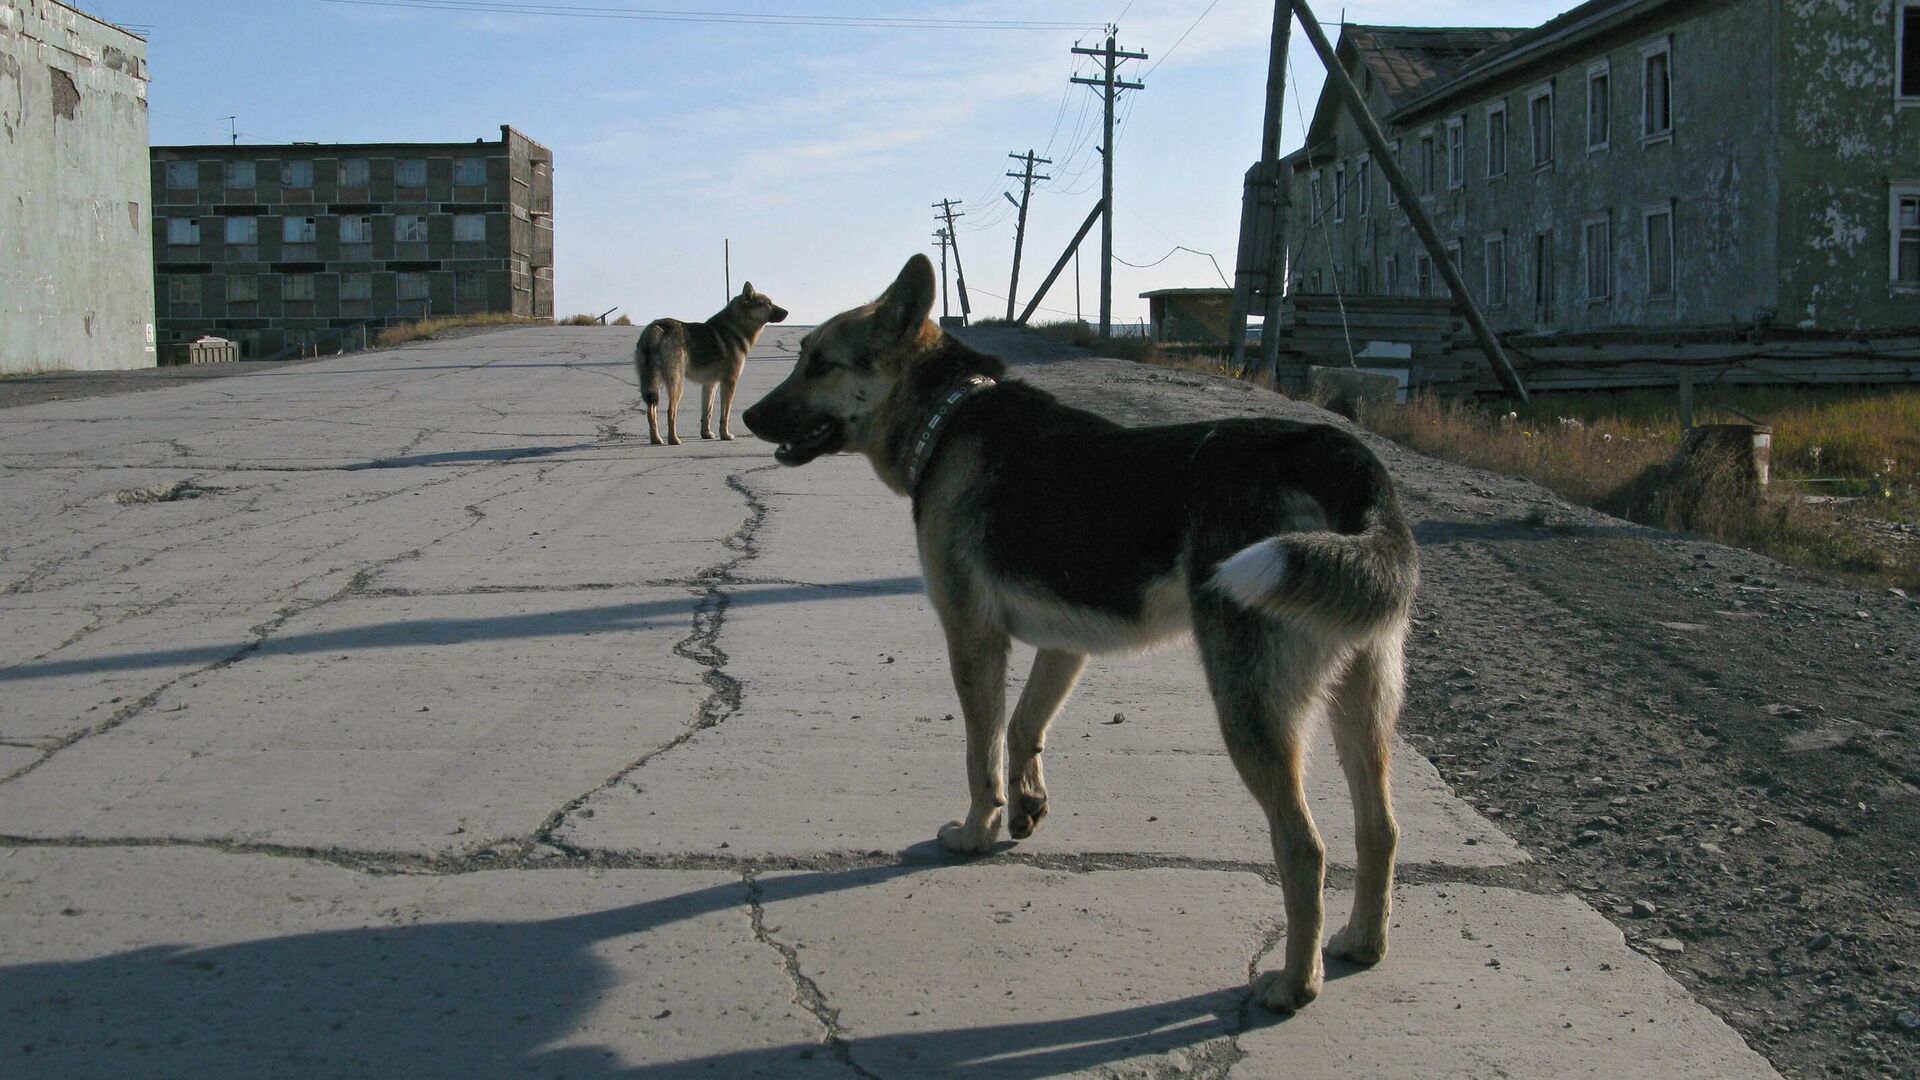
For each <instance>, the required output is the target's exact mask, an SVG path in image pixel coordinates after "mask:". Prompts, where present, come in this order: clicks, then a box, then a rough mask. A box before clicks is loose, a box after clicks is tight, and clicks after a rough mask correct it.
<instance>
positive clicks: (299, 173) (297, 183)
mask: <svg viewBox="0 0 1920 1080" xmlns="http://www.w3.org/2000/svg"><path fill="white" fill-rule="evenodd" d="M280 186H281V187H283V188H310V187H312V186H313V162H311V161H283V162H281V163H280Z"/></svg>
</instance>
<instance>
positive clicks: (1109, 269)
mask: <svg viewBox="0 0 1920 1080" xmlns="http://www.w3.org/2000/svg"><path fill="white" fill-rule="evenodd" d="M1073 52H1074V53H1075V54H1077V55H1080V56H1097V57H1100V58H1101V66H1102V68H1103V69H1104V71H1103V73H1102V75H1101V77H1100V78H1098V79H1089V78H1085V77H1083V76H1079V75H1075V76H1073V81H1074V82H1077V83H1080V84H1082V85H1084V86H1097V87H1100V88H1101V98H1102V100H1103V101H1104V102H1105V104H1106V114H1107V127H1106V133H1107V137H1106V142H1105V143H1103V144H1102V145H1101V146H1100V205H1101V206H1103V207H1105V208H1106V209H1105V211H1104V213H1102V214H1101V217H1100V336H1101V337H1102V338H1108V337H1112V336H1113V106H1114V103H1115V102H1116V101H1118V100H1119V97H1120V91H1122V90H1145V89H1146V88H1147V87H1146V84H1145V83H1137V82H1127V81H1124V80H1117V79H1115V78H1114V70H1115V69H1116V68H1118V67H1119V66H1120V61H1122V60H1145V59H1146V58H1147V54H1146V53H1144V52H1122V51H1120V50H1118V49H1115V48H1114V45H1113V35H1112V34H1111V33H1109V34H1108V35H1107V44H1106V47H1105V48H1100V49H1084V48H1081V47H1080V46H1078V45H1075V46H1074V47H1073Z"/></svg>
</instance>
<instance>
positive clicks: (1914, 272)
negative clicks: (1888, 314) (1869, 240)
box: [1893, 184, 1920, 287]
mask: <svg viewBox="0 0 1920 1080" xmlns="http://www.w3.org/2000/svg"><path fill="white" fill-rule="evenodd" d="M1893 283H1894V284H1895V285H1902V286H1911V287H1920V184H1916V185H1911V186H1902V187H1897V188H1894V189H1893Z"/></svg>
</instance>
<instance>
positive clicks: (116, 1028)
mask: <svg viewBox="0 0 1920 1080" xmlns="http://www.w3.org/2000/svg"><path fill="white" fill-rule="evenodd" d="M916 850H917V849H916ZM903 856H905V857H907V858H913V857H914V852H907V853H903ZM935 865H939V864H937V863H934V862H919V861H917V860H916V861H914V862H902V863H899V864H896V865H892V866H884V867H878V868H863V869H857V870H836V871H821V872H812V873H795V874H788V875H781V876H776V877H770V878H761V879H759V880H758V881H757V882H756V885H755V886H754V887H755V888H756V889H757V891H758V896H757V900H758V902H759V903H760V904H761V905H762V906H763V907H764V908H765V909H766V910H767V913H768V916H769V920H770V921H771V922H773V923H774V924H776V925H777V923H778V919H779V910H778V908H779V905H780V904H782V903H785V902H788V901H794V900H802V899H806V898H810V897H818V896H823V895H828V894H833V893H840V892H845V891H848V890H853V889H859V888H863V887H867V886H871V885H877V884H880V883H883V882H886V881H889V880H892V879H895V878H899V877H902V876H905V875H909V874H913V873H918V872H922V871H924V870H927V869H929V868H931V867H933V866H935ZM500 872H501V873H523V872H524V871H500ZM751 899H756V897H754V896H753V894H752V893H750V891H749V887H748V886H747V884H746V883H745V882H742V881H734V882H728V883H727V884H725V885H716V886H711V887H708V888H704V889H697V890H694V891H692V892H687V893H682V894H680V895H677V896H669V897H663V898H660V899H657V900H648V901H645V902H642V903H637V904H632V905H628V906H624V907H617V908H610V909H607V910H604V911H598V912H591V913H588V914H583V915H570V916H564V917H560V918H553V919H543V920H534V921H524V922H502V921H465V922H444V923H430V924H423V925H411V926H376V927H365V928H357V929H350V930H326V931H319V932H315V933H305V934H292V935H288V936H282V937H272V938H263V939H260V940H256V941H247V942H241V943H237V944H230V945H216V946H209V947H196V946H191V945H148V946H143V947H140V948H135V949H131V950H128V951H124V952H119V953H115V954H112V955H108V956H101V957H96V958H93V959H86V960H73V961H51V962H44V963H25V964H14V965H9V966H6V967H0V1017H4V1027H5V1030H6V1033H7V1034H6V1037H5V1039H4V1041H0V1074H6V1075H13V1076H45V1077H103V1078H104V1077H121V1076H136V1075H143V1076H202V1077H241V1076H395V1077H400V1076H404V1077H441V1076H445V1077H476V1078H477V1077H495V1076H529V1075H539V1076H556V1075H564V1076H567V1077H572V1078H580V1077H612V1076H621V1077H655V1078H660V1077H693V1076H700V1077H742V1076H762V1077H777V1076H788V1075H793V1074H794V1073H796V1072H798V1071H800V1070H802V1069H805V1068H807V1066H806V1065H805V1064H803V1063H804V1062H806V1061H808V1060H809V1059H812V1060H815V1061H818V1062H819V1063H820V1064H822V1065H826V1064H828V1062H827V1061H825V1060H822V1059H826V1058H828V1056H829V1055H830V1054H831V1053H832V1051H831V1049H830V1048H828V1047H826V1046H824V1045H822V1044H821V1043H818V1042H807V1043H788V1044H785V1045H780V1046H772V1047H766V1048H762V1049H753V1050H745V1051H739V1052H733V1053H721V1054H715V1055H711V1056H706V1057H701V1058H697V1059H685V1060H679V1061H671V1062H662V1063H655V1064H649V1065H645V1066H640V1067H629V1066H625V1065H620V1064H618V1063H616V1062H615V1061H614V1060H612V1058H613V1053H614V1052H613V1051H612V1049H611V1048H609V1047H608V1046H606V1045H605V1044H604V1043H602V1044H597V1045H596V1044H592V1043H589V1042H586V1040H591V1039H593V1038H594V1037H595V1036H594V1033H595V1031H596V1029H602V1028H606V1027H614V1028H616V1029H618V1030H619V1031H620V1032H621V1033H622V1034H623V1035H629V1034H631V1033H633V1031H634V1030H635V1029H638V1030H639V1032H640V1033H641V1034H640V1037H639V1038H623V1039H621V1040H620V1041H621V1042H622V1043H623V1044H625V1045H627V1046H632V1045H635V1044H636V1043H637V1044H639V1045H641V1046H644V1045H645V1044H646V1038H645V1034H644V1032H645V1030H646V1029H647V1027H648V1026H649V1024H650V1023H651V1022H656V1021H659V1020H661V1019H663V1017H660V1016H657V1015H654V1014H653V1013H652V1012H651V1010H652V1009H654V1008H657V1007H659V1006H660V1005H661V1004H662V1003H664V1004H665V1006H666V1007H667V1008H675V1006H676V1004H678V999H677V998H676V997H675V996H674V994H675V991H674V989H673V987H674V986H675V984H676V983H677V982H679V981H680V980H683V979H685V978H687V977H688V976H689V974H690V973H691V972H692V970H693V969H692V968H691V967H690V966H689V965H697V964H698V963H699V961H698V957H697V956H696V955H692V954H691V953H690V951H689V949H688V948H687V946H686V945H685V941H684V939H682V940H681V941H680V942H668V941H659V942H648V941H647V940H646V937H647V935H649V934H650V933H653V932H655V931H659V930H661V929H662V928H665V927H668V926H671V925H673V924H675V923H679V922H683V921H686V920H689V919H694V918H698V917H700V916H704V915H711V914H715V913H720V912H725V911H741V910H743V909H744V908H746V906H747V905H748V903H749V902H750V900H751ZM776 933H777V932H776ZM623 939H624V940H623ZM616 942H618V943H617V944H615V943H616ZM649 947H652V948H656V949H658V950H659V952H660V954H664V955H670V956H673V957H675V962H674V964H673V965H672V966H671V967H663V968H662V969H661V970H658V971H651V970H649V969H648V968H647V966H646V962H645V961H644V959H640V958H643V957H645V956H646V955H648V949H649ZM610 952H616V953H617V954H619V955H623V956H625V957H627V958H628V960H627V961H626V962H625V963H624V965H623V968H624V969H623V970H616V969H615V968H614V967H613V966H612V965H610V964H608V963H607V962H606V961H605V960H604V959H603V955H604V954H606V953H610ZM801 964H802V971H803V973H805V954H804V953H802V958H801ZM780 967H781V958H780V956H778V955H777V954H776V953H775V952H774V950H773V949H772V947H771V946H767V947H766V955H765V957H764V959H763V960H762V961H759V962H756V963H754V964H752V965H751V969H750V970H737V971H735V972H733V976H734V980H737V981H739V982H742V983H745V984H748V985H760V984H764V983H766V982H767V981H769V980H776V981H779V982H782V983H784V982H785V979H786V977H785V976H784V975H783V974H781V971H780ZM715 974H717V973H714V972H711V971H709V972H708V975H706V976H703V977H702V981H703V982H706V983H708V984H709V985H711V984H713V983H722V984H724V983H725V982H727V981H729V980H724V979H716V978H712V976H713V975H715ZM623 988H629V989H628V992H623ZM1014 988H1015V989H1016V990H1017V985H1016V986H1015V987H1014ZM982 992H985V991H982ZM994 993H996V994H997V991H994ZM663 995H664V996H663ZM828 996H829V999H831V990H830V989H829V990H828ZM710 1000H711V999H710ZM1244 1000H1245V992H1244V990H1243V988H1241V987H1239V986H1234V987H1232V988H1230V989H1222V990H1220V991H1217V992H1213V993H1207V994H1200V995H1195V996H1191V997H1186V998H1180V999H1177V1000H1173V1001H1165V1002H1155V1003H1151V1004H1145V1005H1139V1006H1133V1007H1129V1008H1124V1009H1117V1010H1113V1011H1109V1012H1104V1013H1097V1014H1093V1015H1088V1016H1079V1017H1074V1018H1071V1019H1066V1020H1056V1021H1034V1022H1030V1023H1011V1024H998V1025H990V1026H983V1027H973V1028H950V1029H946V1030H938V1031H927V1032H919V1033H902V1034H889V1035H878V1036H873V1037H870V1038H853V1039H848V1040H847V1041H846V1044H845V1045H846V1047H847V1049H848V1051H849V1052H850V1053H851V1056H852V1058H853V1060H854V1061H855V1062H862V1061H866V1062H873V1063H875V1064H878V1062H879V1061H880V1060H886V1061H891V1062H895V1063H899V1064H900V1065H901V1067H904V1068H908V1069H910V1070H911V1072H912V1074H913V1075H926V1074H928V1073H933V1072H943V1073H948V1074H953V1075H961V1076H975V1077H995V1078H1002V1077H1005V1078H1024V1077H1040V1076H1051V1075H1056V1074H1058V1073H1061V1072H1065V1071H1072V1070H1077V1069H1088V1068H1095V1067H1098V1066H1100V1065H1103V1064H1107V1063H1111V1062H1115V1061H1120V1060H1125V1059H1129V1058H1135V1057H1138V1056H1141V1055H1151V1054H1163V1053H1167V1052H1170V1051H1175V1050H1178V1049H1181V1048H1183V1047H1188V1046H1194V1045H1197V1044H1199V1043H1202V1042H1205V1041H1207V1040H1209V1039H1215V1038H1219V1037H1221V1036H1223V1035H1226V1034H1228V1033H1229V1032H1231V1031H1233V1030H1235V1029H1236V1028H1237V1027H1238V1023H1239V1020H1238V1018H1239V1015H1240V1011H1241V1008H1242V1004H1243V1002H1244ZM596 1006H597V1007H598V1009H596ZM696 1007H697V1006H696ZM636 1009H639V1010H645V1013H646V1014H645V1015H636V1014H635V1012H634V1010H636ZM675 1011H676V1012H677V1013H679V1014H680V1018H679V1019H678V1020H675V1021H674V1024H675V1025H679V1024H684V1023H687V1022H697V1021H695V1019H694V1017H693V1016H691V1015H688V1014H689V1013H690V1012H691V1011H693V1010H692V1009H690V1008H689V1007H687V1006H685V1005H680V1007H678V1008H676V1009H675ZM1256 1012H1257V1010H1256ZM596 1013H597V1015H596ZM649 1017H651V1018H652V1019H651V1020H650V1019H649ZM662 1026H665V1025H662ZM739 1030H743V1031H746V1032H747V1033H748V1035H749V1037H750V1031H751V1025H745V1026H744V1027H742V1028H740V1029H739ZM695 1037H697V1038H700V1039H701V1040H702V1041H703V1042H709V1041H710V1040H712V1038H713V1035H712V1033H710V1032H700V1033H696V1036H695ZM562 1041H565V1042H567V1043H570V1044H571V1045H556V1044H557V1043H560V1042H562ZM829 1068H831V1066H829Z"/></svg>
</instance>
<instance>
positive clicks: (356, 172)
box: [340, 158, 372, 188]
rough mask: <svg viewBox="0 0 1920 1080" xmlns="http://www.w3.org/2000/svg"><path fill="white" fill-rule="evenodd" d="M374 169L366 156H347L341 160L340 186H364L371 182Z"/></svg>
mask: <svg viewBox="0 0 1920 1080" xmlns="http://www.w3.org/2000/svg"><path fill="white" fill-rule="evenodd" d="M370 176H372V169H370V168H369V167H368V165H367V159H366V158H347V159H345V160H343V161H341V162H340V186H341V187H343V188H363V187H366V186H367V184H368V183H369V182H370V181H369V179H368V178H369V177H370Z"/></svg>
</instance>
